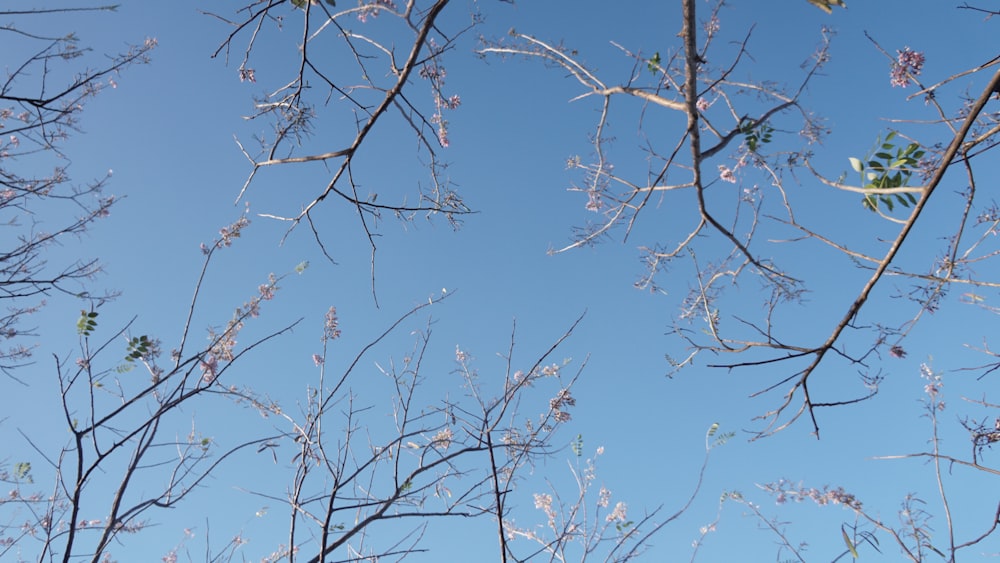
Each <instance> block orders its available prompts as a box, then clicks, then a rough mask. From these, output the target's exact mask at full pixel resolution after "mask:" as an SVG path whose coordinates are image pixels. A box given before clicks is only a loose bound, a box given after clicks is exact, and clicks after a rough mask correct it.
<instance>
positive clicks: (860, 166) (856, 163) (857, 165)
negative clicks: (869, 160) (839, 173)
mask: <svg viewBox="0 0 1000 563" xmlns="http://www.w3.org/2000/svg"><path fill="white" fill-rule="evenodd" d="M847 160H849V161H851V168H853V169H854V171H855V172H857V173H859V174H860V173H861V172H862V171H863V170H864V169H865V164H864V163H863V162H861V159H860V158H854V157H853V156H852V157H850V158H848V159H847Z"/></svg>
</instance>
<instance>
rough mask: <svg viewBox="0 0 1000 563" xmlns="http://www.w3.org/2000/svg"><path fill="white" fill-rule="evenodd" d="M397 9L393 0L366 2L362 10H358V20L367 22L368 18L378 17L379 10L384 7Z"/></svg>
mask: <svg viewBox="0 0 1000 563" xmlns="http://www.w3.org/2000/svg"><path fill="white" fill-rule="evenodd" d="M383 8H384V9H386V10H395V9H396V3H395V2H393V0H375V1H374V2H372V3H370V4H365V5H363V6H361V11H360V12H358V21H360V22H361V23H365V22H366V21H368V18H369V17H371V18H377V17H378V14H379V11H380V10H382V9H383Z"/></svg>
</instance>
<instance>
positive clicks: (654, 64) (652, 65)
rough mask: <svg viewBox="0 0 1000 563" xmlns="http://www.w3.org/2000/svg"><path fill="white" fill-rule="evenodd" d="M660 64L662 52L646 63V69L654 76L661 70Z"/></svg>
mask: <svg viewBox="0 0 1000 563" xmlns="http://www.w3.org/2000/svg"><path fill="white" fill-rule="evenodd" d="M660 62H661V61H660V52H659V51H657V52H656V53H655V54H654V55H653V58H651V59H649V61H647V62H646V68H648V69H649V72H652V73H653V74H656V71H657V70H659V69H660Z"/></svg>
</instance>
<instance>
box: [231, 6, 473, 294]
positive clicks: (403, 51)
mask: <svg viewBox="0 0 1000 563" xmlns="http://www.w3.org/2000/svg"><path fill="white" fill-rule="evenodd" d="M424 4H425V3H422V2H417V1H416V0H407V1H406V2H405V3H404V2H400V3H399V5H397V3H396V2H395V1H393V0H377V1H372V2H365V3H360V4H359V5H358V6H354V7H346V8H345V7H343V6H340V7H338V6H336V3H335V2H331V1H328V2H318V1H309V2H306V1H301V2H299V1H294V2H292V5H294V6H296V7H298V10H297V11H295V12H293V13H292V14H290V15H289V14H288V6H289V4H287V3H285V2H276V1H267V2H254V3H252V4H249V5H247V6H246V7H245V8H243V9H241V10H240V11H239V13H238V16H239V17H238V18H235V19H233V18H230V17H227V16H223V15H219V14H214V13H213V14H212V15H213V16H214V17H216V18H218V19H219V20H221V21H223V22H225V23H226V24H228V25H229V26H231V27H232V31H231V33H230V34H229V36H228V37H227V38H226V40H225V41H224V42H223V44H222V45H221V46H220V47H219V49H218V50H217V51H216V52H215V56H219V55H225V58H226V60H229V57H230V55H231V50H232V49H233V47H234V42H235V41H236V40H237V39H240V38H242V37H245V40H244V41H245V44H246V46H245V47H244V48H242V49H237V52H239V53H240V54H239V55H237V56H239V57H241V59H240V64H239V68H238V73H239V76H240V79H241V80H249V81H257V80H258V79H260V80H262V81H263V80H266V81H267V83H268V84H274V85H276V86H274V90H273V92H272V93H271V94H268V95H267V96H265V97H263V98H262V99H259V100H256V103H255V112H254V113H253V114H251V115H249V116H247V118H248V119H251V120H262V121H263V120H265V119H270V122H271V128H270V130H269V131H268V132H266V133H262V134H260V135H259V136H258V137H257V138H256V139H254V143H253V145H254V146H253V147H252V148H250V147H247V146H246V143H244V142H242V141H239V140H238V141H237V143H238V144H239V146H240V150H241V151H243V154H244V156H246V158H247V159H248V160H249V161H250V164H251V171H250V174H249V176H248V177H247V180H246V183H245V184H244V186H243V188H242V190H240V193H239V196H238V198H237V199H238V200H239V199H240V198H242V197H243V196H244V194H245V193H246V191H247V190H248V189H249V188H250V186H251V183H252V182H253V180H254V178H255V177H256V176H257V174H258V173H259V172H260V171H262V170H264V169H265V168H269V167H273V166H279V165H308V164H309V163H312V165H314V166H316V165H322V166H325V167H326V168H327V169H328V170H330V179H329V181H328V182H327V184H326V186H325V187H323V188H321V189H319V190H318V193H316V195H315V196H313V197H312V199H311V200H308V201H304V202H303V203H302V205H301V207H300V210H298V211H296V212H295V214H294V215H280V214H274V213H269V214H268V215H266V216H269V217H271V218H273V219H278V220H282V221H286V222H288V224H289V231H290V230H292V229H294V228H295V227H296V226H297V225H299V223H301V222H302V221H306V222H307V223H309V225H310V228H311V229H312V232H313V235H314V236H315V238H316V241H317V243H318V244H319V247H320V248H321V249H322V251H323V253H324V254H325V255H326V257H327V258H328V259H329V260H331V261H333V256H332V255H331V254H330V253H328V252H327V249H326V246H325V245H324V243H323V241H322V237H321V235H320V232H319V230H318V228H317V226H316V224H315V223H314V222H313V217H314V215H315V213H316V210H317V209H318V208H319V207H318V206H319V205H320V204H321V203H324V202H325V201H326V200H327V198H331V199H332V200H333V201H339V202H342V203H344V204H346V205H348V206H350V207H352V208H353V209H354V210H355V211H356V213H357V218H358V221H359V223H360V227H361V229H362V231H363V232H364V233H365V236H366V237H367V239H368V243H369V245H370V246H371V252H372V271H371V276H372V290H373V295H375V291H374V290H375V252H376V249H377V247H376V244H375V234H376V232H377V231H376V226H377V224H378V221H379V220H380V219H382V217H383V215H384V214H388V215H392V216H395V217H397V218H399V219H401V220H403V221H412V220H413V219H414V218H415V217H416V216H418V215H420V214H424V215H426V216H427V217H431V216H433V215H438V214H440V215H444V216H445V217H446V218H447V219H448V221H449V222H451V224H452V225H454V226H455V227H458V225H459V223H460V220H461V218H462V216H463V215H465V214H468V213H469V212H470V210H469V208H468V207H467V206H466V205H465V203H464V202H463V200H462V198H461V196H460V195H459V194H458V192H457V191H455V189H454V188H453V186H452V184H451V181H450V179H449V178H448V175H447V173H446V166H445V164H446V163H445V161H443V160H442V159H441V157H440V151H442V150H444V149H446V148H447V147H448V145H449V143H450V141H449V138H448V113H449V112H451V111H453V110H456V109H458V107H459V106H460V105H461V99H460V98H459V96H457V95H455V94H450V93H449V92H448V90H447V85H446V77H447V73H446V70H445V67H444V56H445V54H446V53H447V52H448V51H449V50H451V49H452V48H453V46H454V43H455V41H456V40H457V39H458V38H459V37H461V36H462V35H463V34H464V33H466V32H467V31H468V30H469V29H471V24H470V25H469V26H467V27H465V28H463V29H459V30H457V31H454V32H445V31H443V30H442V28H441V27H440V26H438V25H437V19H438V17H439V16H440V15H441V13H442V11H443V10H444V9H445V7H446V6H447V5H448V0H437V1H435V2H431V3H426V4H427V5H426V6H425V5H424ZM375 18H379V19H380V23H381V24H382V25H374V24H373V25H369V26H367V27H365V28H364V30H365V32H364V33H362V32H355V31H351V30H350V29H348V28H347V27H345V24H344V23H342V22H352V23H356V22H361V23H366V22H369V21H370V20H374V19H375ZM286 19H290V20H292V21H293V22H295V23H297V24H299V25H300V26H301V33H300V35H299V44H298V46H297V47H298V48H297V49H296V59H294V60H291V59H290V60H289V68H291V69H293V71H292V72H291V73H290V74H291V76H290V77H288V78H284V77H277V78H275V77H271V76H267V77H264V76H259V75H258V72H257V71H256V69H255V68H254V62H253V61H254V48H255V46H256V45H257V44H258V42H260V41H261V38H262V37H264V36H265V35H266V34H267V33H268V32H269V31H271V29H270V28H272V27H280V26H283V25H286V24H285V20H286ZM386 19H392V20H396V21H398V23H399V24H401V25H402V26H404V28H406V29H407V30H408V31H409V33H410V34H411V36H412V38H411V39H410V44H409V45H408V46H403V47H400V46H399V45H400V38H399V36H398V35H396V34H395V33H394V32H393V29H394V26H392V25H389V24H388V22H385V20H386ZM473 21H474V20H473ZM393 23H395V22H393ZM403 45H405V43H404V44H403ZM347 61H350V62H349V63H348V64H354V65H356V66H357V71H359V72H360V76H361V77H362V80H361V82H360V83H353V82H349V81H348V80H350V79H348V78H346V77H347V76H356V74H347V73H344V72H343V70H342V69H340V68H338V65H342V64H344V63H345V62H347ZM420 82H423V83H424V85H423V86H422V87H419V86H418V84H419V83H420ZM269 88H271V87H269ZM309 88H321V89H322V90H324V91H325V98H324V99H323V102H322V103H320V102H319V101H317V100H314V99H313V97H312V96H309V95H307V94H309V93H310V92H308V91H307V89H309ZM428 97H429V98H430V102H429V103H427V102H425V101H424V99H426V98H428ZM331 100H336V101H338V102H342V103H338V104H336V105H334V106H333V107H327V106H329V104H330V102H331ZM345 114H346V116H349V117H347V118H348V119H350V120H352V121H353V122H354V123H355V125H356V129H355V130H354V131H352V132H350V133H347V134H342V135H341V136H340V137H339V138H338V137H336V136H331V135H327V134H326V133H329V131H326V130H325V129H324V132H325V134H324V137H323V141H322V142H319V141H316V140H313V139H311V135H310V134H311V132H312V131H313V129H314V127H316V122H317V121H318V120H330V119H334V118H337V119H344V115H345ZM322 122H323V121H321V123H322ZM384 122H385V123H384ZM389 122H394V123H393V124H394V125H397V126H401V127H405V128H407V129H409V130H410V131H412V134H413V135H414V136H415V138H416V140H417V151H416V152H417V156H418V157H419V158H420V159H421V162H422V165H423V166H426V168H427V169H428V170H429V172H430V175H429V178H428V179H427V181H426V185H425V184H424V183H418V184H417V185H416V186H413V187H412V188H410V187H409V186H408V184H410V183H412V182H413V180H412V179H402V178H401V180H400V187H401V188H402V190H401V192H400V193H394V192H396V191H397V190H392V191H390V192H389V193H382V192H380V191H377V190H374V191H373V190H370V189H369V188H364V189H362V188H360V187H359V186H360V184H359V181H358V180H357V178H356V177H357V175H358V173H359V167H360V170H362V171H363V170H364V169H365V168H366V167H369V166H371V165H372V163H373V162H374V163H375V165H384V162H383V161H384V159H386V158H391V159H392V161H393V167H394V168H396V169H401V166H402V163H403V162H405V160H404V159H403V157H402V156H400V155H394V156H387V155H383V154H378V153H374V152H372V153H369V154H368V155H365V153H364V151H365V147H366V146H367V145H366V144H365V140H366V139H368V138H369V136H370V135H371V134H372V133H373V132H374V131H375V130H376V124H379V127H387V126H389V125H390V123H389ZM331 138H332V139H335V140H334V141H332V143H333V146H331V145H330V144H329V143H331V141H330V139H331ZM368 144H370V143H368ZM369 150H370V149H369ZM379 197H381V201H377V200H378V198H379Z"/></svg>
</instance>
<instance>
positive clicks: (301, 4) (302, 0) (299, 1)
mask: <svg viewBox="0 0 1000 563" xmlns="http://www.w3.org/2000/svg"><path fill="white" fill-rule="evenodd" d="M306 2H309V0H292V5H293V6H295V7H296V8H302V9H305V7H306ZM313 3H314V4H315V3H316V2H313ZM326 3H327V4H329V5H331V6H336V5H337V2H336V0H326Z"/></svg>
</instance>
